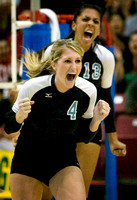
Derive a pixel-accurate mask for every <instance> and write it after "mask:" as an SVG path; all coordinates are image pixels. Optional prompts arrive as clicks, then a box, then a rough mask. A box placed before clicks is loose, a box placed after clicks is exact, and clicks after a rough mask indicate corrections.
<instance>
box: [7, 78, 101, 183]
mask: <svg viewBox="0 0 137 200" xmlns="http://www.w3.org/2000/svg"><path fill="white" fill-rule="evenodd" d="M54 80H55V76H54V75H45V76H39V77H36V78H32V79H30V80H28V81H27V82H26V83H25V84H24V85H23V86H22V88H21V89H20V91H19V94H18V97H17V100H16V102H15V104H14V105H13V107H12V111H11V112H10V113H8V115H7V118H6V123H5V130H6V132H7V133H11V132H16V131H17V130H19V128H20V126H21V125H20V124H18V123H17V122H16V120H15V113H16V112H18V110H19V107H18V103H19V100H20V99H24V98H25V97H28V98H30V99H31V100H32V101H35V103H34V104H33V105H32V109H31V112H30V113H29V115H28V118H27V119H26V120H24V122H23V124H22V128H21V131H20V132H21V134H20V136H19V138H18V141H17V146H16V148H15V153H14V157H13V161H12V166H11V173H20V174H25V175H28V176H31V177H34V178H36V179H38V180H40V181H42V182H44V183H45V184H47V185H48V183H49V180H50V179H51V177H52V176H54V175H55V174H56V173H57V172H58V171H59V170H61V169H63V168H64V167H67V166H71V165H73V166H77V167H79V164H78V161H77V158H76V152H75V148H76V143H77V141H83V142H86V141H88V140H89V138H90V137H93V136H94V135H95V133H96V132H94V133H92V132H91V131H90V130H89V123H90V121H91V119H92V117H93V108H94V105H95V102H96V96H97V91H96V88H95V86H94V85H93V84H92V83H90V82H89V81H87V80H84V79H83V78H81V77H78V78H77V80H76V82H75V85H74V87H73V88H71V89H70V90H68V91H67V92H65V93H60V92H59V91H58V90H57V89H56V87H55V84H54ZM79 133H80V134H79ZM44 159H45V161H44Z"/></svg>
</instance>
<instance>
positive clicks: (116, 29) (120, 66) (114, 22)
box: [109, 13, 128, 92]
mask: <svg viewBox="0 0 137 200" xmlns="http://www.w3.org/2000/svg"><path fill="white" fill-rule="evenodd" d="M109 23H110V29H111V38H112V45H113V47H114V55H115V62H116V64H115V83H116V92H122V91H123V86H122V87H119V84H120V83H121V81H122V80H123V78H124V74H125V72H124V63H123V53H124V51H125V49H126V48H127V45H126V44H127V41H128V40H127V38H126V37H124V36H123V29H124V19H123V17H122V16H121V15H120V14H119V13H115V14H112V15H111V16H110V20H109Z"/></svg>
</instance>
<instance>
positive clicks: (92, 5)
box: [66, 3, 103, 48]
mask: <svg viewBox="0 0 137 200" xmlns="http://www.w3.org/2000/svg"><path fill="white" fill-rule="evenodd" d="M87 8H91V9H95V10H96V11H98V13H99V14H100V21H102V16H103V13H102V9H101V7H100V6H98V5H96V4H89V3H82V4H81V6H80V7H78V8H77V9H76V11H75V13H74V18H73V21H74V22H76V20H77V18H78V17H79V16H80V15H81V13H82V12H83V10H85V9H87ZM74 36H75V31H73V30H72V31H71V32H70V33H69V34H68V35H67V36H66V39H68V38H74ZM98 40H99V38H98V36H97V38H96V39H95V40H94V46H93V47H92V48H94V47H95V46H96V44H97V43H98Z"/></svg>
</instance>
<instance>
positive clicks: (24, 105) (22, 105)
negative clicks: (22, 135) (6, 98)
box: [16, 97, 35, 124]
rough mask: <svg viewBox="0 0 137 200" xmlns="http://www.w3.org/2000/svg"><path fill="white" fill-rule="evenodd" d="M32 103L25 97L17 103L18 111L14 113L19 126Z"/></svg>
mask: <svg viewBox="0 0 137 200" xmlns="http://www.w3.org/2000/svg"><path fill="white" fill-rule="evenodd" d="M34 103H35V102H34V101H31V100H30V99H29V98H27V97H26V98H24V99H22V100H20V101H19V111H18V112H17V113H16V121H17V122H18V123H19V124H21V123H22V122H23V121H24V119H26V118H27V117H28V114H29V113H30V112H31V105H33V104H34Z"/></svg>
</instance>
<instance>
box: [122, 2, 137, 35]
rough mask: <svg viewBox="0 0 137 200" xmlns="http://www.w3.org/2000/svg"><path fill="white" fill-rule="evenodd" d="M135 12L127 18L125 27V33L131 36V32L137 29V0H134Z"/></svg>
mask: <svg viewBox="0 0 137 200" xmlns="http://www.w3.org/2000/svg"><path fill="white" fill-rule="evenodd" d="M133 8H134V12H132V15H130V16H129V17H128V18H127V19H126V20H125V29H124V32H123V34H124V35H125V36H129V35H130V34H131V33H133V32H135V31H137V0H134V1H133Z"/></svg>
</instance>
